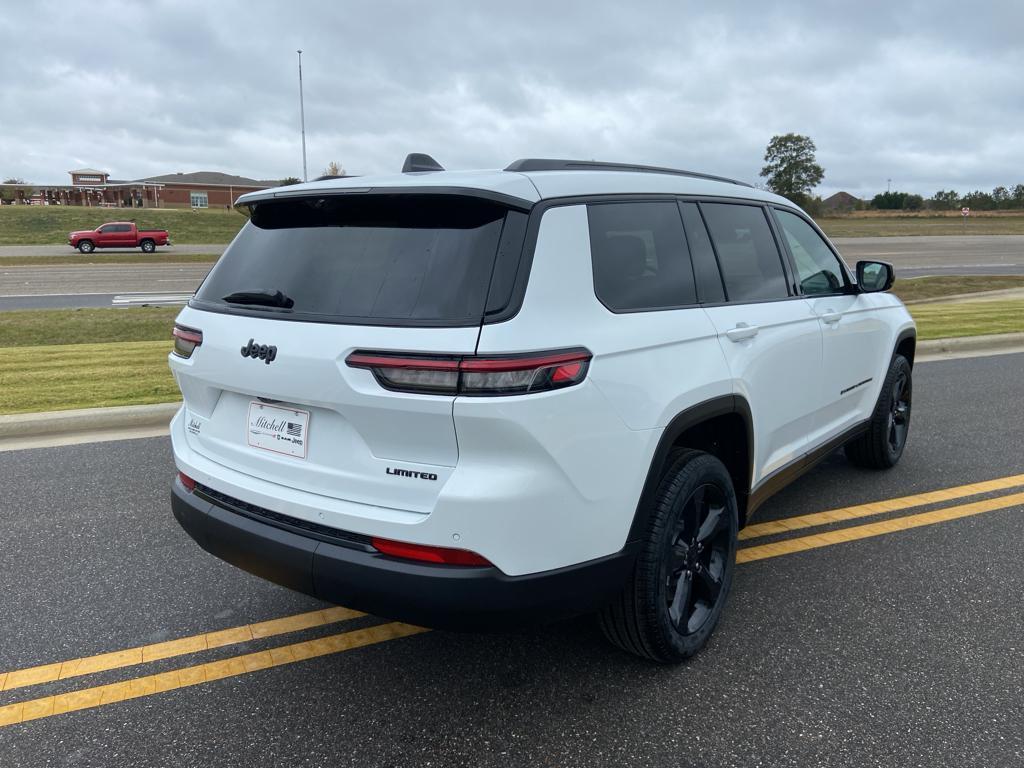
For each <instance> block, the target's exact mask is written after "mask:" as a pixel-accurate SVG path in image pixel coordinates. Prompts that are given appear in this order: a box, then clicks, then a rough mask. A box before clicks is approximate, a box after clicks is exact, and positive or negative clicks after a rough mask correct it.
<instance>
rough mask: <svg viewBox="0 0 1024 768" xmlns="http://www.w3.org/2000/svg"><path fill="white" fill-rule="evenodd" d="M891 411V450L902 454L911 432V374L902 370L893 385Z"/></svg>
mask: <svg viewBox="0 0 1024 768" xmlns="http://www.w3.org/2000/svg"><path fill="white" fill-rule="evenodd" d="M890 401H891V403H892V404H891V406H890V409H889V448H890V450H892V452H893V453H897V454H899V453H902V452H903V446H904V445H906V442H907V433H908V432H909V431H910V374H909V372H908V371H904V370H900V371H899V372H898V373H897V375H896V380H895V381H894V382H893V384H892V394H891V395H890Z"/></svg>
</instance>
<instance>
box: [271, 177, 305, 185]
mask: <svg viewBox="0 0 1024 768" xmlns="http://www.w3.org/2000/svg"><path fill="white" fill-rule="evenodd" d="M301 183H302V179H300V178H299V177H298V176H285V177H284V178H283V179H281V180H280V181H279V182H278V183H277V185H278V186H279V187H287V186H289V185H291V184H301Z"/></svg>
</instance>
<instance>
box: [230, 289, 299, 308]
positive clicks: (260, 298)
mask: <svg viewBox="0 0 1024 768" xmlns="http://www.w3.org/2000/svg"><path fill="white" fill-rule="evenodd" d="M221 301H226V302H227V303H228V304H248V305H251V306H258V307H280V308H281V309H291V308H292V307H294V306H295V301H294V300H293V299H291V298H289V297H288V296H285V295H284V294H283V293H281V292H280V291H274V292H271V291H236V292H235V293H229V294H228V295H227V296H223V297H221Z"/></svg>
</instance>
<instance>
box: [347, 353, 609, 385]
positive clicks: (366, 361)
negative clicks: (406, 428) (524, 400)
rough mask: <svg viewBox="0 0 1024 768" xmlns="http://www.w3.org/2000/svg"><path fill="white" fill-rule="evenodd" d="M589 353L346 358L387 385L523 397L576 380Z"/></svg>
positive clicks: (584, 370) (365, 355)
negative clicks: (523, 395)
mask: <svg viewBox="0 0 1024 768" xmlns="http://www.w3.org/2000/svg"><path fill="white" fill-rule="evenodd" d="M592 357H593V355H591V354H590V351H589V350H586V349H583V348H582V347H578V348H574V349H561V350H554V351H550V352H531V353H528V354H523V355H502V356H494V357H484V356H476V355H471V356H465V357H456V356H453V355H402V354H392V353H388V352H365V351H358V352H353V353H352V354H350V355H349V356H348V357H347V358H346V360H345V362H347V363H348V365H349V366H351V367H352V368H366V369H368V370H370V371H372V372H373V375H374V377H375V378H376V379H377V382H378V383H379V384H380V385H381V386H382V387H385V388H386V389H392V390H396V391H399V392H423V393H430V394H439V395H477V396H486V395H522V394H527V393H532V392H546V391H548V390H552V389H561V388H562V387H571V386H572V385H574V384H579V383H580V382H581V381H583V379H584V378H586V375H587V368H588V367H589V365H590V360H591V358H592Z"/></svg>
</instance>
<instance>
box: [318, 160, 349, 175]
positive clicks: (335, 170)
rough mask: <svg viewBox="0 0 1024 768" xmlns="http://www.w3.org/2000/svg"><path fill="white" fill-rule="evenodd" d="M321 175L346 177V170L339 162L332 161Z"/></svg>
mask: <svg viewBox="0 0 1024 768" xmlns="http://www.w3.org/2000/svg"><path fill="white" fill-rule="evenodd" d="M320 175H321V176H344V175H345V169H344V168H343V167H342V166H341V165H340V164H339V163H338V161H337V160H331V162H329V163H328V164H327V167H326V168H324V170H323V173H321V174H320Z"/></svg>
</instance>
